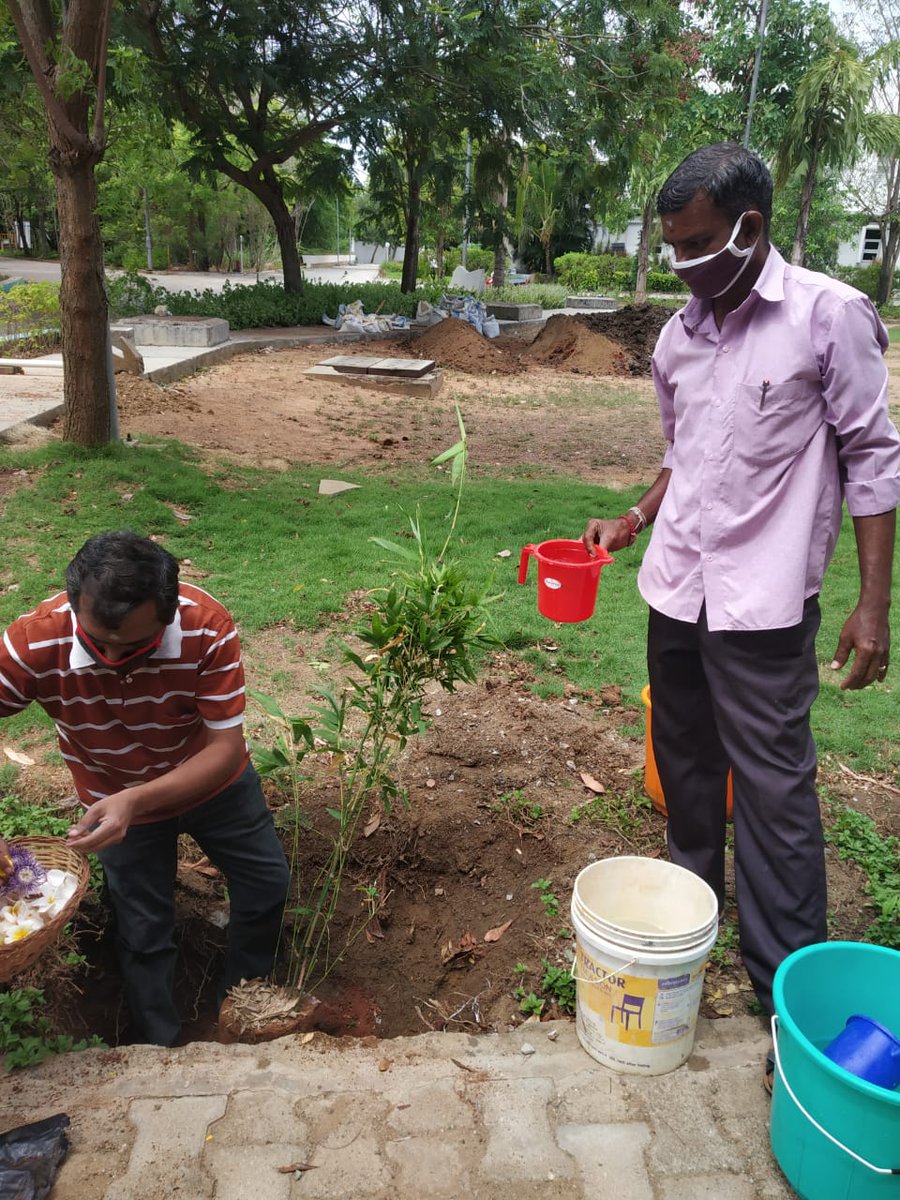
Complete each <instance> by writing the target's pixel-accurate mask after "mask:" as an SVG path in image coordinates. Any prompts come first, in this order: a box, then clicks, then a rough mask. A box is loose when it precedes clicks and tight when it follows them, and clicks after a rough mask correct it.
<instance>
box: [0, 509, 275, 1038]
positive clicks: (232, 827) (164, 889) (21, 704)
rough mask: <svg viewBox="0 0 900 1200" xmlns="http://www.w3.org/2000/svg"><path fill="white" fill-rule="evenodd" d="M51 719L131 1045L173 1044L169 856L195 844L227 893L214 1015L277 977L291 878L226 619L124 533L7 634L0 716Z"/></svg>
mask: <svg viewBox="0 0 900 1200" xmlns="http://www.w3.org/2000/svg"><path fill="white" fill-rule="evenodd" d="M32 701H36V702H37V703H38V704H40V705H41V707H42V708H44V709H45V711H46V712H47V713H48V714H49V715H50V716H51V717H52V718H53V720H54V721H55V723H56V730H57V734H58V737H59V748H60V751H61V753H62V756H63V758H64V759H65V761H66V765H67V766H68V767H69V770H70V771H71V773H72V777H73V780H74V783H75V788H76V791H77V793H78V798H79V800H80V801H81V803H82V805H83V806H84V808H85V813H84V816H83V817H82V818H81V820H80V821H79V822H78V823H77V824H76V825H74V826H73V827H72V829H70V831H69V844H70V845H71V846H72V847H73V848H74V849H77V850H81V851H83V852H85V853H87V852H89V851H96V852H97V853H98V854H99V857H100V861H101V863H102V864H103V870H104V872H105V875H106V880H107V883H108V885H109V891H110V896H111V899H112V905H113V911H114V914H115V925H116V946H117V950H118V955H119V962H120V965H121V968H122V974H123V977H124V981H125V989H126V994H127V997H128V1004H129V1008H130V1010H131V1017H132V1021H133V1025H134V1035H135V1039H136V1040H138V1041H147V1042H151V1043H156V1044H158V1045H162V1046H171V1045H173V1044H174V1043H175V1042H176V1041H177V1039H178V1036H179V1034H180V1031H181V1021H180V1018H179V1015H178V1012H177V1009H176V1007H175V1000H174V982H175V962H176V958H177V950H176V945H175V937H174V934H175V896H174V887H175V873H176V867H177V861H176V858H177V855H176V851H177V841H178V835H179V834H180V833H189V834H191V836H192V837H193V838H194V840H195V841H196V842H197V843H198V844H199V846H200V847H201V849H202V850H203V851H204V853H205V854H207V855H208V856H209V858H210V859H211V860H212V861H213V862H214V863H215V864H216V866H218V867H219V868H220V869H221V871H222V873H223V875H224V876H225V881H226V883H227V886H228V898H229V903H230V920H229V924H228V949H227V953H226V958H225V969H224V974H223V978H222V981H221V985H220V991H219V1000H220V1002H221V1000H222V999H224V996H225V992H226V991H227V989H228V988H229V987H232V986H233V985H235V984H237V983H240V981H241V979H242V978H246V979H253V978H256V977H258V976H264V975H268V974H269V973H270V971H271V970H272V967H273V964H274V960H275V952H276V948H277V945H278V937H279V933H280V929H281V917H282V911H283V909H284V903H285V898H286V896H287V890H288V884H289V873H288V868H287V863H286V862H285V857H284V853H283V851H282V849H281V845H280V843H279V841H278V837H277V835H276V833H275V829H274V826H273V823H272V817H271V814H270V813H269V811H268V809H267V807H266V804H265V800H264V799H263V795H262V790H261V788H260V783H259V778H258V776H257V774H256V772H255V770H254V769H253V767H252V765H251V764H250V760H249V756H248V753H247V747H246V744H245V742H244V734H243V713H244V671H243V666H242V664H241V649H240V643H239V641H238V635H237V630H236V629H235V626H234V622H233V620H232V618H231V616H230V615H229V613H228V612H227V611H226V610H225V609H224V608H223V607H222V605H221V604H219V603H218V601H217V600H214V599H213V597H212V596H210V595H208V594H207V593H206V592H204V591H202V590H201V589H200V588H197V587H193V586H191V585H190V584H185V583H181V584H179V581H178V563H177V562H176V560H175V559H174V558H173V557H172V555H171V554H169V553H168V551H166V550H163V549H162V548H161V547H160V546H158V545H156V543H155V542H152V541H150V540H149V539H148V538H143V537H139V536H138V535H137V534H134V533H130V532H119V533H104V534H99V535H98V536H96V537H93V538H91V539H90V540H89V541H88V542H86V543H85V545H84V546H82V548H81V549H80V550H79V551H78V553H77V554H76V555H75V557H74V559H73V560H72V562H71V563H70V564H69V566H68V568H67V570H66V593H60V594H58V595H56V596H53V597H51V598H50V599H49V600H45V601H44V602H43V604H40V605H38V607H37V608H36V609H35V610H34V611H33V612H31V613H28V614H27V615H26V616H24V617H20V618H19V619H18V620H17V621H15V622H13V624H12V625H11V626H10V627H9V629H7V631H6V633H5V635H4V637H3V644H2V646H0V716H10V715H11V714H12V713H15V712H19V711H20V710H21V709H23V708H25V707H26V706H27V705H28V704H30V703H31V702H32Z"/></svg>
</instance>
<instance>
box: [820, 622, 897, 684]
mask: <svg viewBox="0 0 900 1200" xmlns="http://www.w3.org/2000/svg"><path fill="white" fill-rule="evenodd" d="M890 651H891V632H890V625H889V624H888V619H887V613H886V612H873V611H872V610H871V609H865V608H863V607H862V605H858V606H857V607H856V608H855V609H854V610H853V612H852V613H851V614H850V616H849V617H848V618H847V620H846V621H845V622H844V628H843V629H842V630H841V636H840V639H839V640H838V648H837V650H836V652H835V655H834V659H833V661H832V663H831V669H832V670H833V671H839V670H840V669H841V667H843V666H846V664H847V660H848V659H849V658H850V654H851V652H852V654H853V656H854V657H853V666H852V667H851V668H850V674H849V675H848V676H847V678H846V679H842V680H841V690H842V691H858V690H859V689H860V688H864V687H868V686H869V684H870V683H875V682H878V683H883V682H884V679H885V677H886V675H887V670H888V664H889V662H890V657H891V654H890Z"/></svg>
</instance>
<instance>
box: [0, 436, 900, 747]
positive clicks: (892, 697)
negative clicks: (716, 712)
mask: <svg viewBox="0 0 900 1200" xmlns="http://www.w3.org/2000/svg"><path fill="white" fill-rule="evenodd" d="M3 469H6V470H10V469H13V470H21V469H26V470H29V471H31V472H32V479H33V483H32V485H31V486H27V487H23V488H20V489H19V490H18V491H16V492H15V493H13V494H12V495H10V496H9V497H8V498H7V499H6V502H5V512H4V516H5V520H4V527H5V530H6V537H5V553H4V556H3V560H2V562H0V622H2V623H3V624H6V623H8V622H9V621H11V620H12V619H14V618H15V617H16V616H18V615H19V614H20V613H23V612H27V611H28V610H29V609H30V608H32V607H33V606H34V605H35V604H37V603H38V602H40V601H41V600H43V599H44V598H45V597H46V596H47V595H50V594H52V592H53V591H54V590H57V589H61V588H62V586H63V572H64V569H65V566H66V564H67V562H68V561H69V559H70V558H71V557H72V555H73V554H74V552H75V551H76V550H77V549H78V547H79V546H80V545H81V544H82V542H83V541H85V540H86V539H87V538H88V537H89V536H91V534H93V533H97V532H100V531H102V530H106V529H117V528H131V529H134V530H136V531H137V532H139V533H142V534H145V535H148V536H157V537H159V538H161V539H162V540H163V541H164V544H165V545H166V547H167V548H168V549H169V550H171V552H172V553H173V554H175V555H176V556H177V557H178V558H179V559H182V560H183V559H190V560H191V565H192V568H193V569H194V570H195V571H201V572H204V573H206V577H205V578H202V579H198V580H196V582H198V583H199V585H200V586H202V587H205V588H207V589H208V590H209V591H211V592H212V593H213V594H214V595H215V596H217V597H218V598H219V599H221V600H222V601H223V602H224V603H225V604H226V605H228V607H229V608H230V609H231V611H232V612H233V613H234V615H235V617H236V619H237V621H238V623H239V624H240V625H241V626H242V627H243V628H244V629H247V630H257V629H261V628H265V627H267V626H271V625H276V624H284V623H287V624H291V625H293V626H295V627H296V628H298V629H314V628H315V627H316V626H317V624H318V623H319V621H320V614H323V613H329V612H334V611H339V610H340V609H341V608H342V606H343V601H344V597H345V595H346V594H347V593H348V592H350V591H353V590H356V589H360V588H375V587H379V586H383V585H384V584H385V583H386V582H388V580H389V578H390V574H391V571H392V570H394V564H392V563H391V562H390V561H388V560H387V557H386V555H385V553H384V552H383V551H381V550H380V549H378V548H377V547H375V546H373V545H372V544H371V542H370V541H369V539H370V538H372V537H374V536H379V537H384V538H387V539H390V540H395V541H396V540H398V539H403V538H404V537H405V536H406V535H408V531H409V530H408V518H407V516H406V514H409V513H414V512H415V509H416V506H417V505H418V506H419V507H420V509H421V514H422V519H423V524H424V525H425V527H426V529H427V530H429V531H431V534H432V541H433V542H434V543H435V545H436V546H438V547H439V546H440V544H441V542H442V541H443V536H444V533H445V531H446V527H447V520H448V518H449V514H450V512H451V509H452V505H453V500H454V494H453V490H452V488H451V484H450V480H449V478H448V476H447V474H445V473H442V472H440V471H438V470H437V469H434V468H431V469H422V470H416V471H410V470H407V471H399V470H398V471H394V472H393V473H392V474H391V475H390V476H389V477H388V476H383V475H379V476H375V477H369V478H367V477H365V476H363V475H362V474H355V473H353V472H350V473H349V474H348V473H345V474H344V475H343V477H344V478H346V479H348V480H349V481H350V482H355V483H358V484H361V485H362V486H361V488H360V490H359V491H355V492H348V493H345V494H344V495H341V496H338V497H333V498H325V497H320V496H318V494H317V485H318V480H319V478H320V477H321V475H322V474H325V475H330V474H333V466H332V468H331V470H330V471H329V470H328V469H324V470H323V471H319V470H317V469H315V468H312V467H309V468H303V469H297V470H293V471H288V472H284V473H278V474H271V473H265V472H262V471H256V470H249V469H242V468H239V467H235V466H233V465H227V466H222V467H220V468H219V469H218V470H216V471H213V472H212V473H210V472H209V470H208V468H207V469H201V467H200V465H199V464H198V462H197V460H196V459H195V458H194V456H193V455H192V453H191V452H190V451H188V450H187V449H185V448H184V447H181V446H178V445H176V444H171V443H166V444H163V443H160V444H158V445H141V446H137V447H127V446H116V447H111V448H109V449H108V450H106V451H103V452H99V453H93V454H88V453H84V452H79V451H77V450H74V449H72V448H71V447H65V446H60V445H55V446H52V447H47V448H44V449H42V450H40V451H35V452H30V453H27V454H22V453H13V452H10V451H0V470H3ZM639 491H640V489H635V490H632V491H626V492H622V493H616V492H612V491H605V490H603V489H599V488H595V487H591V486H590V485H588V484H586V483H582V482H578V481H573V480H569V479H564V478H559V477H541V478H539V479H535V478H521V479H514V480H509V479H503V480H500V479H494V478H489V477H470V478H469V480H468V481H467V483H466V488H465V493H464V496H463V505H462V513H461V516H460V521H459V525H458V534H459V538H458V542H457V554H458V556H459V557H460V558H461V559H462V560H463V562H464V563H465V565H466V568H467V570H468V571H469V573H470V575H471V577H472V579H473V581H475V582H482V581H490V583H491V588H492V590H493V591H496V592H501V593H502V599H501V600H500V601H499V602H498V603H497V604H495V605H493V606H492V608H491V610H490V614H491V615H490V619H491V622H492V632H494V633H495V634H496V636H497V637H498V638H500V639H501V640H502V641H503V642H505V643H506V645H507V646H508V647H509V648H510V649H511V650H513V651H515V652H516V653H518V654H521V655H522V656H523V657H524V658H525V659H526V660H527V661H528V662H529V663H530V664H531V665H532V666H533V667H534V669H535V670H536V672H537V674H538V677H539V684H538V687H539V690H540V691H541V692H542V693H543V694H553V693H556V692H561V691H562V688H563V685H564V684H565V683H567V682H571V683H573V684H575V685H576V686H579V687H585V688H591V687H599V686H600V685H601V684H607V683H616V684H619V685H621V686H622V688H623V690H624V699H625V701H626V702H630V703H632V704H635V705H639V703H640V699H639V698H640V691H641V688H642V687H643V685H644V683H645V682H646V668H645V661H644V652H645V630H646V611H645V606H644V604H643V602H642V601H641V599H640V597H639V595H638V592H637V588H636V576H637V570H638V566H639V564H640V555H641V549H640V546H635V547H634V548H632V549H629V550H625V551H621V552H619V553H618V554H617V555H616V561H615V563H614V564H613V565H611V566H609V567H606V568H605V569H604V572H603V576H602V579H601V583H600V591H599V601H598V606H597V611H596V613H595V615H594V617H593V618H592V619H591V620H590V621H588V622H585V623H583V624H579V625H555V624H551V623H550V622H548V621H546V620H544V619H543V618H542V617H541V616H540V615H539V614H538V612H537V607H536V590H537V576H536V563H534V562H532V563H531V565H530V567H529V578H528V582H527V585H526V586H525V587H519V586H518V584H517V573H518V566H519V551H520V548H521V547H522V546H523V545H525V544H527V543H538V542H541V541H543V540H545V539H547V538H551V537H578V536H580V533H581V530H582V528H583V526H584V524H585V520H586V519H587V517H589V516H601V515H615V514H617V513H620V512H622V511H624V509H625V508H627V507H628V506H629V505H630V504H632V503H634V502H635V500H636V499H637V497H638V494H639ZM174 510H178V513H180V514H181V516H180V517H179V515H177V514H176V512H175V511H174ZM187 518H189V519H187ZM846 524H847V526H848V528H847V529H845V530H844V533H843V535H842V537H841V540H840V542H839V545H838V550H837V553H836V555H835V559H834V562H833V564H832V567H831V569H830V571H829V574H828V577H827V579H826V583H825V587H824V589H823V597H822V608H823V614H824V618H823V623H822V632H821V634H820V639H819V657H820V660H821V661H822V662H823V663H824V664H825V665H824V667H823V675H824V676H826V677H825V678H824V679H823V686H822V693H821V696H820V698H819V701H818V703H817V705H816V708H815V711H814V724H815V730H816V735H817V739H818V742H819V746H820V749H821V750H822V751H824V752H831V753H833V754H835V755H837V756H838V757H839V758H840V759H841V760H842V761H844V762H846V763H850V764H852V766H853V768H854V769H855V770H859V771H872V770H878V769H889V768H890V767H893V768H894V769H897V767H898V765H900V751H898V749H897V745H896V737H895V732H896V712H897V703H896V693H895V685H894V684H893V683H888V684H886V685H883V686H879V687H876V688H870V689H868V690H867V691H866V692H863V693H858V692H857V693H842V692H840V691H839V689H838V687H837V686H836V681H835V680H832V679H831V678H829V677H828V676H829V674H830V673H829V672H828V667H827V664H828V662H830V660H831V657H832V655H833V652H834V648H835V646H836V644H837V637H838V632H839V629H840V625H841V623H842V621H843V620H844V618H845V616H846V615H847V613H848V612H849V611H850V608H851V607H852V606H853V604H854V602H855V593H856V586H857V570H856V554H855V547H854V541H853V535H852V528H850V527H849V521H848V522H847V523H846ZM504 550H509V551H511V554H510V556H509V557H503V558H501V557H498V555H499V554H500V553H501V552H502V551H504ZM896 611H897V610H896V608H895V610H894V624H895V628H894V635H895V644H896V642H897V640H900V639H898V633H900V630H898V629H897V616H896ZM548 645H551V646H554V647H556V649H554V650H551V649H548ZM40 721H41V718H40V717H38V715H37V714H34V715H27V714H25V715H23V716H21V717H18V718H15V721H14V726H18V727H19V728H27V727H32V726H34V724H36V723H37V724H39V723H40ZM12 732H13V729H10V733H12Z"/></svg>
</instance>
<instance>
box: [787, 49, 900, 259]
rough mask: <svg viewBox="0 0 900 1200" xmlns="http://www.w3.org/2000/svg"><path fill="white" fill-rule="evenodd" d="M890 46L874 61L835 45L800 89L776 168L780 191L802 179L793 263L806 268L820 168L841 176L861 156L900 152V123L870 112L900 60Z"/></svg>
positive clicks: (810, 72)
mask: <svg viewBox="0 0 900 1200" xmlns="http://www.w3.org/2000/svg"><path fill="white" fill-rule="evenodd" d="M897 50H898V46H897V44H896V43H891V44H889V45H888V46H884V47H882V48H881V49H880V50H878V51H877V52H876V53H875V54H873V55H871V56H863V55H862V54H861V52H860V51H859V50H858V49H857V48H856V47H855V46H852V45H850V44H849V43H847V42H842V43H839V44H836V45H835V46H834V48H833V49H831V50H830V51H828V52H827V53H825V54H823V55H822V56H821V57H820V58H818V59H816V61H815V62H814V63H813V64H812V66H811V67H810V68H809V70H808V71H807V72H806V74H805V75H804V76H803V78H802V79H801V80H800V83H799V84H798V85H797V92H796V95H795V98H794V107H793V111H792V112H791V115H790V117H789V118H788V122H787V126H786V129H785V134H784V138H783V140H782V142H781V145H780V146H779V148H778V153H777V155H776V162H775V173H776V181H777V183H778V184H779V186H781V185H783V184H784V183H786V182H787V180H788V179H789V178H791V177H792V176H794V175H795V174H799V175H800V176H801V177H802V181H803V182H802V191H801V196H800V213H799V216H798V218H797V230H796V233H795V235H794V245H793V249H792V251H791V262H792V263H794V264H795V265H797V266H802V265H803V259H804V256H805V252H806V237H807V232H808V229H809V214H810V210H811V208H812V201H813V195H814V193H815V189H816V180H817V178H818V173H819V170H820V168H823V167H826V168H827V167H831V168H833V169H835V170H837V171H843V170H846V169H847V168H849V167H851V166H853V164H854V163H855V162H856V160H857V159H858V157H859V155H860V154H861V153H862V152H863V151H869V152H871V153H874V154H896V153H898V150H900V117H897V116H896V115H894V114H893V113H876V112H868V111H867V109H868V106H869V104H870V102H871V98H872V92H873V89H874V87H875V85H876V83H877V81H878V79H879V76H880V73H881V72H882V71H883V70H884V69H885V67H886V66H887V65H889V63H890V62H891V61H894V60H895V58H896V54H897Z"/></svg>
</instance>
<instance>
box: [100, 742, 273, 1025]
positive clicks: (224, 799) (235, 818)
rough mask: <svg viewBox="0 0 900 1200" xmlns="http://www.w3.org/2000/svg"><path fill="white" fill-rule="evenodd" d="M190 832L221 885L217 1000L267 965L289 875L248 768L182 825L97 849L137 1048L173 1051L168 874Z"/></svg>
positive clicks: (180, 820)
mask: <svg viewBox="0 0 900 1200" xmlns="http://www.w3.org/2000/svg"><path fill="white" fill-rule="evenodd" d="M180 833H189V834H190V835H191V836H192V837H193V838H194V840H195V841H196V842H197V844H198V845H199V846H200V848H201V849H202V850H203V853H204V854H206V855H207V856H208V857H209V859H210V861H211V862H213V863H215V865H216V866H217V867H218V868H219V869H220V870H221V872H222V874H223V875H224V876H225V882H226V884H227V885H228V900H229V905H230V916H229V921H228V935H227V936H228V948H227V951H226V956H225V968H224V971H223V975H222V979H221V983H220V987H219V1000H220V1002H221V1000H223V999H224V997H225V993H226V991H227V990H228V988H230V987H232V986H233V985H234V984H236V983H240V981H241V979H242V978H243V979H256V978H259V977H260V976H265V975H268V974H269V973H270V972H271V970H272V967H273V966H274V963H275V952H276V950H277V948H278V938H279V935H280V932H281V917H282V912H283V910H284V903H285V899H286V897H287V892H288V884H289V882H290V875H289V872H288V866H287V862H286V861H285V857H284V852H283V850H282V848H281V843H280V842H279V840H278V836H277V834H276V833H275V828H274V825H273V824H272V815H271V813H270V812H269V810H268V808H267V807H266V802H265V799H264V798H263V794H262V788H261V787H260V783H259V776H258V775H257V773H256V771H255V770H254V769H253V767H252V766H248V767H247V769H246V770H245V771H244V772H243V774H242V775H241V776H240V777H239V778H238V779H236V780H235V782H234V783H232V784H230V785H229V787H227V788H225V790H224V791H222V792H219V794H218V795H216V796H213V798H212V799H211V800H207V801H206V802H205V803H203V804H201V805H198V807H197V808H192V809H191V810H190V811H189V812H186V813H184V814H183V815H182V816H180V817H176V818H172V819H171V820H167V821H154V822H151V823H150V824H147V825H132V826H131V828H130V829H129V830H128V833H127V834H126V835H125V839H124V841H122V842H120V843H119V845H118V846H110V847H108V848H107V849H106V850H101V851H100V855H99V857H100V861H101V862H102V864H103V870H104V872H105V874H106V881H107V884H108V885H109V892H110V897H111V900H112V905H113V910H114V913H115V920H116V950H117V953H118V958H119V965H120V967H121V970H122V976H123V979H124V981H125V991H126V995H127V997H128V1007H129V1009H130V1012H131V1018H132V1022H133V1024H134V1034H135V1036H136V1038H137V1039H138V1040H143V1041H147V1042H151V1043H155V1044H157V1045H160V1046H171V1045H173V1044H174V1043H175V1041H176V1040H177V1038H178V1035H179V1033H180V1032H181V1018H180V1016H179V1013H178V1010H177V1008H176V1005H175V996H174V986H175V963H176V959H177V957H178V950H177V946H176V942H175V873H176V870H177V861H176V851H177V842H178V835H179V834H180Z"/></svg>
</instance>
